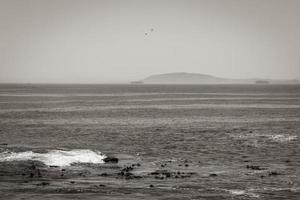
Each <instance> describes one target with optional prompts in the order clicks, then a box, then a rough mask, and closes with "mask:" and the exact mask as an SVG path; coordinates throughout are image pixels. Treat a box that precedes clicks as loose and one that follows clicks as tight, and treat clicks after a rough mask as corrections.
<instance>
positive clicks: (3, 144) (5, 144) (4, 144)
mask: <svg viewBox="0 0 300 200" xmlns="http://www.w3.org/2000/svg"><path fill="white" fill-rule="evenodd" d="M0 145H2V146H7V145H8V144H7V143H1V144H0Z"/></svg>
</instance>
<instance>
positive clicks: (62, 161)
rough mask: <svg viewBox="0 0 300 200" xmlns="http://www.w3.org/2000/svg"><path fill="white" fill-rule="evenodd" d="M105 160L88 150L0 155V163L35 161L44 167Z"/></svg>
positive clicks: (5, 153) (7, 153) (3, 153)
mask: <svg viewBox="0 0 300 200" xmlns="http://www.w3.org/2000/svg"><path fill="white" fill-rule="evenodd" d="M104 158H106V156H105V155H103V154H102V153H101V152H98V151H92V150H89V149H75V150H71V151H63V150H51V151H49V152H47V153H35V152H32V151H25V152H18V153H16V152H2V153H0V162H4V161H24V160H36V161H41V162H43V163H44V164H46V165H49V166H50V165H54V166H69V165H71V164H72V163H93V164H100V163H104V161H103V159H104Z"/></svg>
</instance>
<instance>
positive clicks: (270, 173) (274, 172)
mask: <svg viewBox="0 0 300 200" xmlns="http://www.w3.org/2000/svg"><path fill="white" fill-rule="evenodd" d="M277 175H280V173H278V172H276V171H272V172H269V176H277Z"/></svg>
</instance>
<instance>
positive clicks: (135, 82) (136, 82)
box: [130, 81, 144, 84]
mask: <svg viewBox="0 0 300 200" xmlns="http://www.w3.org/2000/svg"><path fill="white" fill-rule="evenodd" d="M130 83H131V84H143V83H144V82H143V81H131V82H130Z"/></svg>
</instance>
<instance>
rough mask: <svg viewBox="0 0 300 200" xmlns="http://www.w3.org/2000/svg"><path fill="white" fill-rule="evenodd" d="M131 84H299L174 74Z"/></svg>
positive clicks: (184, 73)
mask: <svg viewBox="0 0 300 200" xmlns="http://www.w3.org/2000/svg"><path fill="white" fill-rule="evenodd" d="M131 84H300V81H299V80H275V79H274V80H273V79H261V78H253V79H228V78H221V77H215V76H212V75H207V74H199V73H186V72H175V73H167V74H157V75H151V76H149V77H147V78H145V79H143V80H139V81H132V82H131Z"/></svg>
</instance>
